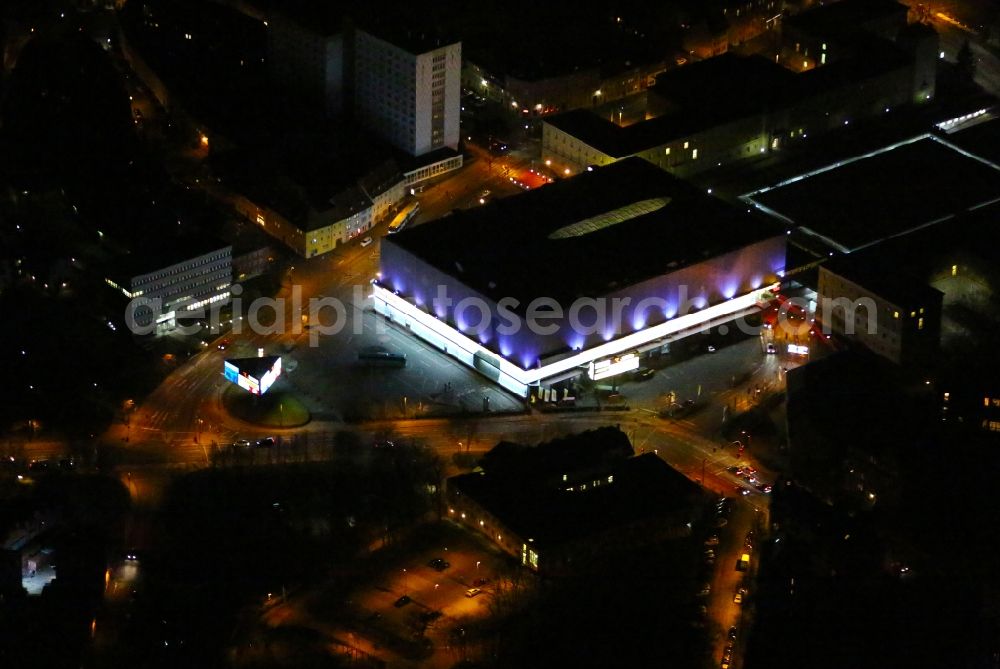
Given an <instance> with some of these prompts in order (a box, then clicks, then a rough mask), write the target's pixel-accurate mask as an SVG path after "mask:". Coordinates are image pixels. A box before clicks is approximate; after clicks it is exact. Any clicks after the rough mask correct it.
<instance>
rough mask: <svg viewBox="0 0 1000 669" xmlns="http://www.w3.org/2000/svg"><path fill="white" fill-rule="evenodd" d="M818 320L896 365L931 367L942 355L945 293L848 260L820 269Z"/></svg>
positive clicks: (838, 260) (906, 276)
mask: <svg viewBox="0 0 1000 669" xmlns="http://www.w3.org/2000/svg"><path fill="white" fill-rule="evenodd" d="M817 292H818V294H819V297H820V308H819V310H818V311H817V319H818V320H820V321H821V324H822V325H824V326H828V327H829V329H830V331H832V333H833V334H834V335H836V336H838V337H847V338H850V339H851V340H853V341H855V342H857V343H859V344H861V345H862V346H864V347H865V348H868V349H869V350H871V351H873V352H874V353H877V354H878V355H881V356H882V357H884V358H887V359H889V360H891V361H892V362H894V363H896V364H902V365H909V364H920V363H924V364H926V363H927V362H929V361H930V360H931V359H932V357H933V356H934V355H935V353H936V352H937V350H938V346H939V344H940V338H941V307H942V303H943V297H944V293H942V292H941V291H940V290H937V289H936V288H933V287H931V286H929V285H927V284H926V283H924V282H921V281H915V280H914V277H912V276H908V275H907V274H904V275H902V276H900V275H899V274H896V273H893V272H885V271H883V270H882V269H881V268H875V267H872V266H870V265H867V264H864V263H859V262H854V261H853V259H852V258H851V257H850V256H843V257H841V258H837V259H836V260H834V261H831V262H829V263H826V264H824V265H821V266H820V268H819V288H818V290H817Z"/></svg>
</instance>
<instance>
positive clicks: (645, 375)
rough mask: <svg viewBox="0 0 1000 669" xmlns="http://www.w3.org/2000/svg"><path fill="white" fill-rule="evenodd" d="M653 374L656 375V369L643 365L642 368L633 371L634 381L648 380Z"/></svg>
mask: <svg viewBox="0 0 1000 669" xmlns="http://www.w3.org/2000/svg"><path fill="white" fill-rule="evenodd" d="M655 375H656V370H655V369H650V368H649V367H643V368H642V369H640V370H637V371H636V373H635V380H636V381H648V380H649V379H651V378H653V376H655Z"/></svg>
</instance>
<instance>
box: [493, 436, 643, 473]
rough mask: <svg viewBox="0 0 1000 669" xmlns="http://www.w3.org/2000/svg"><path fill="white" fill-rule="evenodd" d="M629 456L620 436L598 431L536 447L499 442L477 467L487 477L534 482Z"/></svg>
mask: <svg viewBox="0 0 1000 669" xmlns="http://www.w3.org/2000/svg"><path fill="white" fill-rule="evenodd" d="M632 454H633V451H632V444H631V442H630V441H629V439H628V436H626V434H625V433H624V432H622V431H621V430H620V429H618V428H615V427H602V428H597V429H595V430H588V431H586V432H580V433H578V434H574V435H570V436H568V437H563V438H561V439H555V440H553V441H549V442H546V443H544V444H539V445H538V446H523V445H521V444H516V443H513V442H509V441H501V442H500V443H499V444H497V445H496V446H494V447H493V448H492V449H490V451H489V452H488V453H487V454H486V455H485V456H483V459H482V461H481V462H480V466H481V467H482V468H483V470H485V471H486V473H487V474H488V475H490V476H496V477H510V478H511V479H515V480H516V479H522V480H523V479H528V478H531V479H536V480H537V479H545V478H547V477H549V476H553V475H561V474H563V473H566V472H570V471H574V470H580V469H588V468H591V467H595V466H599V465H601V464H608V463H611V462H613V461H615V460H619V459H621V458H626V457H628V456H630V455H632Z"/></svg>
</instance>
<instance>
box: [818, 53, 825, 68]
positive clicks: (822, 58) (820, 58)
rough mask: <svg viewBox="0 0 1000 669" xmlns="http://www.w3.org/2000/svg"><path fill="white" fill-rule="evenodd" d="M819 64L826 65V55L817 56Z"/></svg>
mask: <svg viewBox="0 0 1000 669" xmlns="http://www.w3.org/2000/svg"><path fill="white" fill-rule="evenodd" d="M819 64H820V65H826V54H825V53H821V54H820V55H819Z"/></svg>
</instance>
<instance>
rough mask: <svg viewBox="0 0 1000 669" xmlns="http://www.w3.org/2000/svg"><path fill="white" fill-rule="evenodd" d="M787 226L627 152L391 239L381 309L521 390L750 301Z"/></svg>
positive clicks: (675, 335)
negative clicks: (615, 159)
mask: <svg viewBox="0 0 1000 669" xmlns="http://www.w3.org/2000/svg"><path fill="white" fill-rule="evenodd" d="M786 234H787V231H786V230H785V229H784V227H783V226H781V225H780V224H776V223H775V221H773V220H768V219H767V218H766V217H763V216H761V215H760V214H758V212H756V211H751V210H749V209H746V208H739V207H735V206H732V205H729V204H727V203H725V202H722V201H721V200H718V199H716V198H714V197H712V196H711V195H709V194H707V193H705V192H703V191H701V190H700V189H697V188H696V187H694V186H692V185H690V184H688V183H686V182H683V181H681V180H679V179H677V178H676V177H673V176H671V175H670V174H668V173H666V172H664V171H662V170H660V169H658V168H657V167H655V166H654V165H651V164H650V163H648V162H647V161H644V160H642V159H640V158H631V159H626V160H622V161H619V162H617V163H614V164H612V165H608V166H606V167H602V168H597V169H594V170H592V171H589V172H584V173H582V174H580V175H578V176H576V177H573V178H571V179H567V180H564V181H561V182H558V183H554V184H551V185H548V186H544V187H542V188H540V189H538V190H534V191H529V192H526V193H523V194H520V195H517V196H514V197H510V198H506V199H500V200H495V201H493V202H491V203H490V204H488V205H486V206H483V207H479V208H476V209H471V210H464V211H456V212H454V213H453V214H452V215H450V216H448V217H446V218H443V219H441V220H438V221H435V222H433V223H431V224H426V225H421V226H417V227H414V228H412V229H408V230H405V231H403V232H402V233H400V234H397V235H393V236H392V237H388V238H386V239H384V240H383V242H382V251H381V272H380V276H379V278H378V279H377V280H376V281H375V282H374V284H373V301H374V308H375V310H376V311H377V312H378V313H379V314H381V315H383V316H384V317H386V318H387V319H389V320H390V321H391V322H393V323H395V324H397V325H399V326H401V327H403V328H405V329H407V330H409V331H410V332H412V334H414V335H416V336H418V337H420V338H421V339H424V340H425V341H427V342H429V343H430V344H432V345H434V346H435V347H437V348H439V349H440V350H441V351H442V352H444V353H446V354H448V355H451V356H453V357H455V358H457V359H458V360H460V361H462V362H463V363H465V364H467V365H469V366H470V367H473V368H475V369H476V370H478V371H479V372H481V373H482V374H484V375H486V376H487V377H489V378H491V379H493V380H494V381H496V382H497V383H498V384H500V385H501V386H503V387H504V388H507V389H508V390H510V391H511V392H514V393H515V394H518V395H520V396H528V395H529V394H530V393H531V392H532V388H543V387H546V386H548V385H550V384H552V383H555V382H557V381H560V380H564V379H567V378H571V377H574V376H577V375H580V374H585V373H586V374H589V375H590V377H591V378H593V379H599V378H602V377H607V376H611V375H614V374H617V373H620V372H624V371H629V370H630V369H635V368H636V367H637V366H638V362H639V358H640V357H641V356H642V355H643V354H644V353H646V352H647V351H652V350H655V349H662V348H663V347H664V346H666V345H668V344H669V342H670V341H672V340H676V339H680V338H682V337H684V336H687V335H689V334H693V333H695V332H701V331H704V329H705V328H707V327H711V326H714V325H719V324H722V323H725V322H728V321H731V320H733V319H736V318H739V317H741V316H745V315H748V314H751V313H753V312H755V311H756V310H757V309H758V305H759V304H760V303H762V301H765V300H766V299H767V298H768V291H769V290H771V289H773V288H774V287H775V284H776V283H777V282H778V280H779V278H780V276H781V275H782V273H783V271H784V266H785V238H786Z"/></svg>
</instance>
